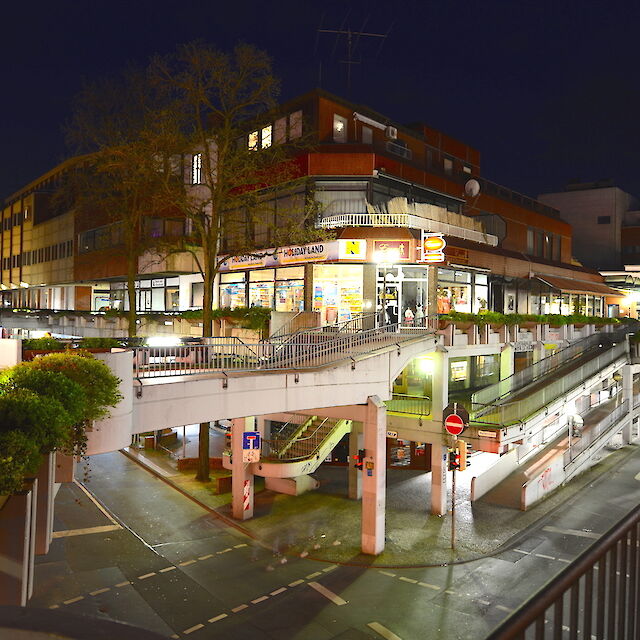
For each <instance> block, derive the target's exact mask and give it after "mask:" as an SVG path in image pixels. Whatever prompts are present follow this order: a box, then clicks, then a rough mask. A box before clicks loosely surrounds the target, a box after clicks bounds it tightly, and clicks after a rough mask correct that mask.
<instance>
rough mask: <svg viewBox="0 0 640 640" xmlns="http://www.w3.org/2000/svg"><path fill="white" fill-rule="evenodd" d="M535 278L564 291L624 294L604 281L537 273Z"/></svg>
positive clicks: (606, 294) (605, 294)
mask: <svg viewBox="0 0 640 640" xmlns="http://www.w3.org/2000/svg"><path fill="white" fill-rule="evenodd" d="M533 279H535V280H539V281H540V282H542V283H543V284H546V285H547V286H549V287H551V288H552V289H558V290H560V291H562V292H563V293H592V294H596V295H601V296H619V297H622V296H623V295H624V294H623V293H621V292H620V291H617V290H616V289H612V288H611V287H608V286H607V285H606V284H604V283H602V282H587V281H586V280H574V279H573V278H561V277H560V276H548V275H540V274H536V275H535V276H533Z"/></svg>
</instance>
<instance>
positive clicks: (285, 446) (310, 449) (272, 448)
mask: <svg viewBox="0 0 640 640" xmlns="http://www.w3.org/2000/svg"><path fill="white" fill-rule="evenodd" d="M316 419H318V418H313V419H312V420H316ZM347 422H348V421H347V420H341V419H335V418H323V419H322V420H321V421H320V422H319V423H318V424H316V425H315V426H314V427H313V429H312V431H311V432H310V433H309V434H308V435H299V436H297V437H296V436H295V434H294V436H292V437H289V438H284V439H280V438H272V439H270V440H265V443H266V445H267V447H266V448H265V449H263V450H264V451H265V452H266V453H265V457H266V458H267V459H270V460H273V461H279V462H285V461H286V462H293V461H296V460H304V459H306V458H311V457H313V456H314V455H315V454H316V453H317V452H318V451H319V450H320V448H321V447H322V445H323V443H324V442H325V441H326V440H327V438H328V437H329V436H330V435H331V434H332V433H333V431H334V430H335V429H336V428H337V427H338V426H339V425H340V424H341V423H347ZM312 425H313V422H312V423H311V425H309V427H311V426H312ZM307 430H308V429H307ZM304 433H305V434H306V431H305V432H304Z"/></svg>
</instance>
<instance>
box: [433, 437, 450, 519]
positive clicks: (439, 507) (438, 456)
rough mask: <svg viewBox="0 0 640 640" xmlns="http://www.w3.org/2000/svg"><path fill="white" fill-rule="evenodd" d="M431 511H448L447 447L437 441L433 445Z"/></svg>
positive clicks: (440, 513)
mask: <svg viewBox="0 0 640 640" xmlns="http://www.w3.org/2000/svg"><path fill="white" fill-rule="evenodd" d="M431 513H432V515H434V516H443V515H445V514H446V513H447V447H445V446H443V445H440V444H437V443H435V442H434V443H433V445H432V446H431Z"/></svg>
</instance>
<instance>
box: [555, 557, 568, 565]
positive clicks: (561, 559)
mask: <svg viewBox="0 0 640 640" xmlns="http://www.w3.org/2000/svg"><path fill="white" fill-rule="evenodd" d="M556 560H557V561H558V562H566V563H567V564H569V563H570V562H571V560H566V559H565V558H556Z"/></svg>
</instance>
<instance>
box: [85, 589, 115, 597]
mask: <svg viewBox="0 0 640 640" xmlns="http://www.w3.org/2000/svg"><path fill="white" fill-rule="evenodd" d="M107 591H111V587H105V588H104V589H96V590H95V591H90V592H89V595H90V596H97V595H98V594H99V593H106V592H107Z"/></svg>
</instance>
